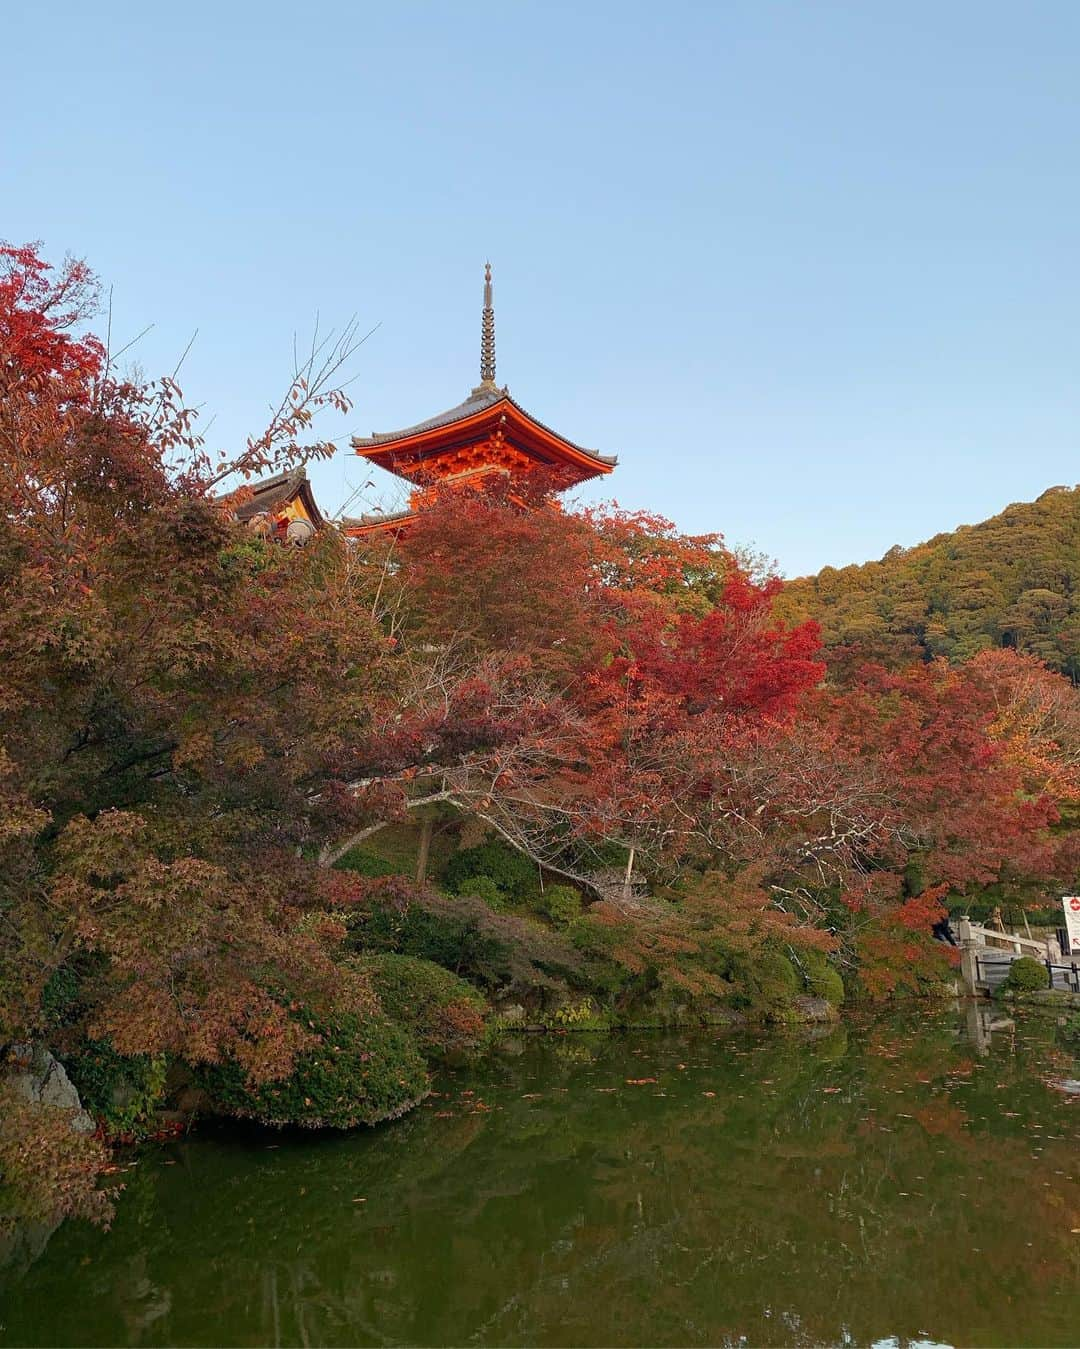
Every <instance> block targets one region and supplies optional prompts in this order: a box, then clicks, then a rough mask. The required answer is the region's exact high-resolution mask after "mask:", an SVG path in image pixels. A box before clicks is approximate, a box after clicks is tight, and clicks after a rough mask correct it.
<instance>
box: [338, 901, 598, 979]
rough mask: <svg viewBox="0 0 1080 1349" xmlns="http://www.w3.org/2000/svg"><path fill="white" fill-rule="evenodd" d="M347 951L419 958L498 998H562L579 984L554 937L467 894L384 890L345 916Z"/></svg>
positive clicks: (575, 966) (572, 960) (575, 959)
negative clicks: (546, 993) (548, 994)
mask: <svg viewBox="0 0 1080 1349" xmlns="http://www.w3.org/2000/svg"><path fill="white" fill-rule="evenodd" d="M348 924H349V935H348V937H347V939H346V944H347V946H348V947H349V949H351V950H352V951H354V952H358V953H364V952H377V951H393V952H396V953H397V954H398V955H408V956H418V957H420V959H422V960H430V961H432V962H433V963H434V964H436V965H441V966H442V967H443V968H444V969H448V970H453V971H454V973H455V974H459V975H461V977H462V978H463V979H468V980H469V981H470V983H474V984H477V985H479V986H480V987H481V988H482V989H489V990H491V991H492V992H496V991H497V992H498V993H499V994H500V995H501V996H512V997H518V998H524V997H527V996H529V995H530V994H533V993H535V992H537V991H542V990H545V989H548V990H553V991H556V992H562V993H565V991H566V989H567V984H568V982H573V983H575V984H577V985H578V986H580V984H581V983H582V982H583V975H584V968H583V962H582V960H581V959H580V957H579V956H578V954H577V952H576V951H575V950H574V948H573V947H572V946H571V945H570V943H569V942H567V941H566V939H565V938H564V937H562V936H561V935H560V934H559V933H555V932H552V931H551V930H550V929H548V928H546V927H543V926H541V924H539V923H537V922H533V921H532V920H530V919H526V918H524V917H521V916H519V915H518V914H513V913H496V912H493V911H492V909H491V908H489V907H488V905H487V904H485V903H484V901H483V900H482V899H477V898H475V897H474V896H471V895H464V896H458V897H449V896H446V895H437V894H433V893H432V892H431V891H430V890H422V889H419V888H416V889H412V888H410V890H409V892H408V896H407V897H405V896H403V895H401V894H396V895H395V894H391V893H390V891H389V890H387V892H386V897H385V898H379V897H373V898H372V899H371V900H369V902H368V904H367V905H366V906H365V907H363V908H358V909H355V910H353V912H352V913H351V914H350V916H349V919H348Z"/></svg>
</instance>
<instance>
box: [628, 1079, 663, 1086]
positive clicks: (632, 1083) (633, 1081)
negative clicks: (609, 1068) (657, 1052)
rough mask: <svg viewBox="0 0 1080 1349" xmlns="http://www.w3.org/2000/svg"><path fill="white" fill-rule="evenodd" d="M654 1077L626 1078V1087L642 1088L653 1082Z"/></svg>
mask: <svg viewBox="0 0 1080 1349" xmlns="http://www.w3.org/2000/svg"><path fill="white" fill-rule="evenodd" d="M655 1081H656V1078H655V1077H628V1078H627V1079H626V1085H627V1086H628V1087H644V1086H646V1085H647V1084H648V1083H650V1082H655Z"/></svg>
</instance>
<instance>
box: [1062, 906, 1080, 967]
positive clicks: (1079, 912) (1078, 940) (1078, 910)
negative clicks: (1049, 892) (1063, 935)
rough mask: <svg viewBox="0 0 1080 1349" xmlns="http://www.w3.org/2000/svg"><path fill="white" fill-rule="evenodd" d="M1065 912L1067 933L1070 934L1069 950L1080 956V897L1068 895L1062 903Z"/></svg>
mask: <svg viewBox="0 0 1080 1349" xmlns="http://www.w3.org/2000/svg"><path fill="white" fill-rule="evenodd" d="M1061 905H1062V908H1063V909H1064V910H1065V931H1066V932H1067V933H1068V934H1069V950H1070V951H1071V952H1072V954H1073V955H1077V954H1080V895H1066V896H1065V898H1064V899H1063V900H1062V901H1061Z"/></svg>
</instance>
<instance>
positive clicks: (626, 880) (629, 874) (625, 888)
mask: <svg viewBox="0 0 1080 1349" xmlns="http://www.w3.org/2000/svg"><path fill="white" fill-rule="evenodd" d="M633 875H634V849H633V848H631V849H630V856H629V857H628V858H627V859H626V875H625V876H624V877H623V883H622V896H623V899H624V900H625V901H627V903H629V901H630V895H631V887H630V882H631V880H632V879H633Z"/></svg>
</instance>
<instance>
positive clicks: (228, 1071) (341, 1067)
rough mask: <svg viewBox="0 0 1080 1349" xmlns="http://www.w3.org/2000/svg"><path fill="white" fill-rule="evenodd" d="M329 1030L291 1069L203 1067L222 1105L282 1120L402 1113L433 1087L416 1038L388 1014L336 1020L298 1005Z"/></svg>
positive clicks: (332, 1120) (320, 1124)
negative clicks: (249, 1076)
mask: <svg viewBox="0 0 1080 1349" xmlns="http://www.w3.org/2000/svg"><path fill="white" fill-rule="evenodd" d="M299 1014H300V1015H302V1016H304V1018H305V1019H306V1020H307V1021H308V1022H309V1023H312V1022H314V1025H315V1029H316V1031H318V1033H319V1034H321V1036H322V1043H321V1044H320V1045H319V1047H318V1048H317V1049H314V1050H312V1051H310V1052H309V1053H306V1054H302V1055H301V1056H300V1057H299V1059H298V1060H297V1062H296V1066H295V1068H294V1069H293V1072H292V1073H291V1075H290V1076H289V1077H287V1078H285V1079H283V1080H280V1081H277V1082H265V1083H262V1084H260V1085H257V1086H255V1085H252V1084H250V1083H248V1082H247V1081H246V1080H245V1077H244V1072H243V1069H242V1068H241V1067H240V1066H239V1065H238V1064H237V1063H235V1062H232V1061H230V1062H228V1063H225V1064H220V1065H216V1066H212V1067H208V1068H202V1069H200V1071H199V1078H200V1081H201V1083H202V1085H203V1086H204V1087H205V1088H206V1091H207V1092H208V1094H209V1096H210V1099H211V1101H212V1103H213V1105H214V1108H215V1109H217V1110H218V1111H219V1112H220V1113H222V1114H226V1115H235V1116H237V1117H238V1118H240V1119H255V1120H259V1121H260V1122H261V1123H263V1124H272V1125H277V1126H282V1125H287V1124H299V1125H303V1126H305V1127H307V1128H312V1129H320V1128H331V1129H351V1128H354V1127H355V1126H356V1125H358V1124H378V1123H379V1122H380V1121H381V1120H387V1119H394V1118H396V1117H397V1116H398V1115H402V1114H404V1113H405V1111H406V1110H408V1109H409V1108H410V1107H411V1106H413V1105H415V1104H416V1103H417V1101H419V1100H421V1099H422V1098H423V1097H424V1096H426V1095H427V1091H428V1082H427V1072H426V1070H425V1066H424V1060H423V1059H422V1058H421V1056H420V1052H419V1050H418V1048H417V1045H416V1041H415V1040H414V1039H413V1037H412V1036H411V1035H410V1034H409V1032H408V1031H407V1030H405V1029H404V1028H403V1027H401V1026H395V1025H393V1024H392V1022H390V1021H389V1020H387V1019H386V1018H385V1017H368V1018H361V1017H358V1016H354V1015H352V1014H351V1013H343V1014H341V1015H339V1016H337V1017H335V1018H334V1020H333V1022H332V1023H329V1022H325V1021H324V1022H319V1021H315V1019H314V1018H313V1017H312V1016H311V1015H310V1014H308V1013H306V1012H304V1011H303V1010H302V1009H301V1011H300V1013H299Z"/></svg>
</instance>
